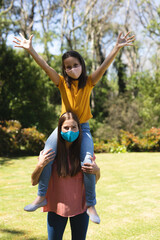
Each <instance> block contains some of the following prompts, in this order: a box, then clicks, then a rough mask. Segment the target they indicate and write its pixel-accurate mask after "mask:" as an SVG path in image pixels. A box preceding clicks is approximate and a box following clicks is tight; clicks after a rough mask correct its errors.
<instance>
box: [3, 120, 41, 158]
mask: <svg viewBox="0 0 160 240" xmlns="http://www.w3.org/2000/svg"><path fill="white" fill-rule="evenodd" d="M0 136H1V138H0V156H4V155H7V156H8V155H11V154H18V153H21V154H22V153H23V154H24V153H25V154H39V152H40V150H42V149H43V147H44V142H45V135H44V134H42V133H40V132H38V131H37V129H36V128H35V127H32V128H24V129H22V127H21V124H20V122H18V121H16V120H9V121H1V122H0Z"/></svg>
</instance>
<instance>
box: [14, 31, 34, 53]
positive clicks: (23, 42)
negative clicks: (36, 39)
mask: <svg viewBox="0 0 160 240" xmlns="http://www.w3.org/2000/svg"><path fill="white" fill-rule="evenodd" d="M19 35H20V36H21V38H22V39H19V38H17V37H14V38H15V39H16V41H13V42H14V43H16V44H17V45H15V47H19V48H24V49H26V50H30V49H31V48H32V38H33V35H31V36H30V38H29V40H27V39H25V38H24V36H23V35H22V34H21V33H20V34H19Z"/></svg>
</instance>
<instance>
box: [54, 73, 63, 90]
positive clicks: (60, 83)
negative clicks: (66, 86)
mask: <svg viewBox="0 0 160 240" xmlns="http://www.w3.org/2000/svg"><path fill="white" fill-rule="evenodd" d="M59 77H60V79H59V84H58V85H56V86H57V87H58V88H59V89H61V86H62V83H63V79H64V78H63V76H61V75H59Z"/></svg>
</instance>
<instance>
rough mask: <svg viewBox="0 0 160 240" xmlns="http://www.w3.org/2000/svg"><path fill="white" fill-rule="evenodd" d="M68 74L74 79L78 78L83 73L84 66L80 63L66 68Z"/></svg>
mask: <svg viewBox="0 0 160 240" xmlns="http://www.w3.org/2000/svg"><path fill="white" fill-rule="evenodd" d="M65 71H66V73H67V75H68V76H69V77H71V78H73V79H78V78H79V77H80V75H81V73H82V66H81V65H78V66H75V67H72V68H71V69H66V70H65Z"/></svg>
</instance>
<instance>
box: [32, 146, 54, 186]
mask: <svg viewBox="0 0 160 240" xmlns="http://www.w3.org/2000/svg"><path fill="white" fill-rule="evenodd" d="M51 150H52V149H49V150H48V151H47V152H45V153H44V151H41V152H40V154H39V157H38V163H37V166H36V168H35V170H34V171H33V173H32V175H31V183H32V185H33V186H35V185H36V184H38V182H39V177H40V175H41V173H42V171H43V168H44V167H45V166H46V165H47V164H48V163H49V162H51V161H53V160H54V157H55V154H54V152H50V151H51Z"/></svg>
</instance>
